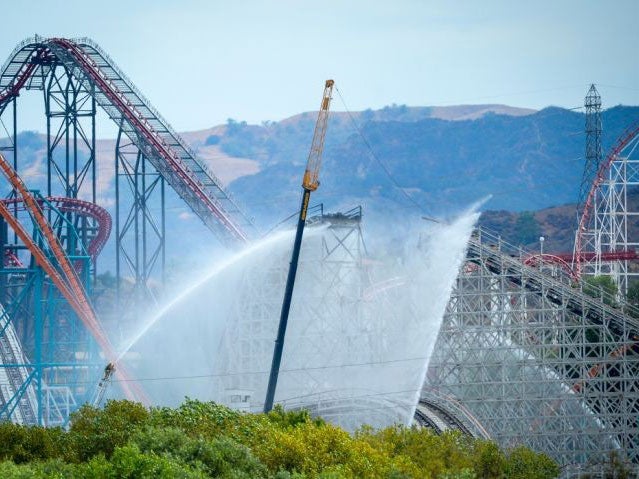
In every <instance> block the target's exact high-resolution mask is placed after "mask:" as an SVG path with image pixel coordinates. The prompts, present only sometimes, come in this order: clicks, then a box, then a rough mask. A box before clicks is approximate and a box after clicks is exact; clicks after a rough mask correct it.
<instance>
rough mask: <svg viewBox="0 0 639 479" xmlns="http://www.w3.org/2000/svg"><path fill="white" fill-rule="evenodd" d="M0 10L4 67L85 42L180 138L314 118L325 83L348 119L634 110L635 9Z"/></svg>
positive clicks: (110, 4) (15, 6)
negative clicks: (388, 113) (402, 107)
mask: <svg viewBox="0 0 639 479" xmlns="http://www.w3.org/2000/svg"><path fill="white" fill-rule="evenodd" d="M5 3H6V5H3V12H2V16H3V22H2V25H3V26H2V29H0V39H1V40H2V42H1V44H2V53H1V54H0V57H2V61H4V59H5V58H6V57H7V56H8V55H9V53H10V52H11V51H12V50H13V48H14V46H15V45H16V44H17V43H18V42H19V41H21V40H22V39H24V38H26V37H28V36H32V35H34V34H35V33H37V34H39V35H44V36H70V37H79V36H89V37H91V38H93V39H94V40H96V41H97V42H98V43H99V44H100V45H101V46H102V47H103V48H104V49H105V50H106V51H107V52H108V53H109V54H110V56H111V57H112V58H113V59H114V60H115V61H116V62H117V63H118V64H119V65H120V67H121V68H122V69H123V70H124V71H125V72H126V73H127V75H128V76H129V77H130V78H131V79H132V80H133V81H134V83H135V84H136V85H137V86H138V87H139V88H140V89H141V90H142V91H143V92H144V93H145V95H146V96H147V97H148V98H149V99H150V100H151V101H152V102H153V103H154V105H155V106H156V107H157V109H158V110H159V111H160V112H162V114H163V116H164V117H165V118H166V119H167V120H169V122H170V123H171V124H172V125H173V126H174V127H175V128H176V129H177V130H179V131H184V130H193V129H201V128H205V127H208V126H213V125H215V124H219V123H223V122H225V121H226V119H227V118H234V119H237V120H246V121H248V122H249V123H259V122H261V121H263V120H280V119H282V118H285V117H287V116H290V115H293V114H295V113H298V112H301V111H305V110H315V109H317V108H318V107H319V100H320V97H321V93H322V87H323V84H324V80H325V79H326V78H334V79H335V80H336V85H337V87H338V88H339V90H340V92H341V93H342V95H343V97H344V100H345V102H346V104H347V106H348V108H349V109H351V110H358V109H365V108H369V107H370V108H380V107H383V106H385V105H389V104H392V103H397V104H407V105H409V106H426V105H454V104H460V103H504V104H508V105H514V106H522V107H532V108H542V107H544V106H547V105H559V106H564V107H576V106H579V105H582V104H583V96H584V94H585V93H586V90H587V87H588V85H589V84H590V83H592V82H595V83H597V85H598V88H599V91H600V93H601V94H602V97H603V102H604V107H609V106H614V105H616V104H620V103H622V104H632V105H638V104H639V28H637V24H638V23H639V0H618V1H595V0H553V1H547V0H537V1H532V2H520V1H512V0H507V1H490V0H483V1H480V0H477V1H444V0H441V1H436V2H435V1H417V0H392V1H389V0H385V1H377V0H368V1H360V0H353V1H348V0H343V1H337V0H325V1H313V2H309V1H294V0H284V1H277V0H245V1H241V0H235V1H213V0H211V1H204V0H202V1H198V0H190V1H189V0H183V1H163V0H155V1H151V0H128V1H121V0H110V1H100V2H93V6H91V5H92V2H88V1H83V2H79V1H64V2H63V1H54V0H47V1H39V0H38V1H33V0H32V1H30V2H5ZM334 109H337V110H342V109H344V105H343V104H342V102H341V100H340V98H339V97H337V98H336V101H335V102H334ZM34 115H35V114H34ZM23 118H24V120H23V124H25V123H29V115H27V114H26V113H25V114H24V115H23Z"/></svg>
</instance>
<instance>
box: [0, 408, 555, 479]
mask: <svg viewBox="0 0 639 479" xmlns="http://www.w3.org/2000/svg"><path fill="white" fill-rule="evenodd" d="M558 474H559V468H558V466H557V464H555V463H554V462H553V461H552V460H550V459H549V458H548V457H547V456H545V455H543V454H537V453H534V452H532V451H531V450H529V449H526V448H523V447H519V448H516V449H513V450H510V451H507V452H504V451H502V450H500V449H499V448H498V447H497V446H496V445H495V444H494V443H492V442H490V441H483V440H473V439H470V438H468V437H465V436H463V435H461V434H458V433H446V434H443V435H441V436H437V435H435V434H433V433H432V432H430V431H429V430H427V429H415V428H405V427H399V426H397V427H391V428H387V429H383V430H381V431H375V430H373V429H370V428H363V429H361V430H360V431H358V432H357V433H356V434H354V435H351V434H349V433H347V432H345V431H343V430H342V429H340V428H338V427H335V426H333V425H331V424H327V423H325V422H324V421H322V420H317V419H312V418H311V417H310V415H309V414H308V413H307V412H305V411H302V412H284V411H282V410H281V409H278V408H276V409H275V410H274V411H273V412H271V413H270V414H268V415H264V414H243V413H239V412H235V411H232V410H230V409H228V408H225V407H223V406H220V405H217V404H215V403H203V402H199V401H193V400H189V399H187V400H186V401H185V402H184V404H182V405H181V406H180V407H178V408H176V409H171V408H153V409H151V410H147V409H145V408H144V407H143V406H141V405H140V404H137V403H133V402H129V401H109V402H108V403H107V404H106V406H105V407H104V409H96V408H93V407H90V406H84V407H82V408H81V409H80V410H79V411H78V412H77V413H75V415H74V416H73V418H72V423H71V427H70V429H69V431H63V430H62V429H59V428H50V429H46V428H42V427H25V426H19V425H15V424H10V423H0V477H2V478H8V479H13V478H51V477H53V478H76V477H77V478H96V479H97V478H114V479H115V478H138V477H140V478H143V477H144V478H146V477H148V478H205V477H217V478H223V479H307V478H317V479H342V478H348V479H355V478H358V479H359V478H371V479H377V478H379V479H382V478H388V479H410V478H419V479H422V478H426V479H427V478H441V479H484V478H486V479H487V478H514V479H519V478H521V479H537V478H538V479H545V478H553V477H557V476H558Z"/></svg>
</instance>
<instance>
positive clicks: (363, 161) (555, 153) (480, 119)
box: [0, 105, 639, 244]
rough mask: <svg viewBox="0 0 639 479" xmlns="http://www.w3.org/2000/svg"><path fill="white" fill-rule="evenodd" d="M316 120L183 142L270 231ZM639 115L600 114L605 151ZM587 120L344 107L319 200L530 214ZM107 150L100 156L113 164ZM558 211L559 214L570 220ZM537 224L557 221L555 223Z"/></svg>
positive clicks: (490, 108)
mask: <svg viewBox="0 0 639 479" xmlns="http://www.w3.org/2000/svg"><path fill="white" fill-rule="evenodd" d="M315 116H316V114H315V113H312V112H311V113H304V114H300V115H297V116H294V117H291V118H288V119H285V120H282V121H279V122H264V123H263V124H261V125H248V124H246V123H245V122H238V121H234V120H231V119H229V120H228V122H227V124H226V125H222V126H218V127H214V128H212V129H210V130H206V131H200V132H189V133H185V134H184V137H185V139H186V140H187V141H189V142H190V143H191V144H192V145H193V147H194V148H195V149H196V151H197V152H198V154H200V155H201V156H202V157H203V158H204V160H205V161H208V162H209V164H210V166H211V169H212V170H213V171H214V172H215V173H216V174H218V175H220V173H219V172H220V170H222V174H221V176H222V180H223V181H224V180H225V176H224V175H225V174H226V175H227V181H230V190H231V191H232V193H234V194H235V196H236V197H237V198H238V200H239V202H240V203H241V204H243V205H244V206H245V210H246V211H247V213H248V214H249V215H250V216H253V217H254V218H255V220H256V221H257V223H258V224H259V225H260V226H262V228H264V229H266V228H268V227H270V226H272V225H273V224H274V223H276V222H277V221H279V220H281V219H283V218H285V217H286V216H288V215H290V214H292V213H294V210H295V208H296V207H297V195H298V194H299V184H298V183H299V178H300V172H301V171H302V169H303V168H304V164H305V162H306V158H307V156H308V150H309V147H310V143H311V139H312V136H313V127H314V124H315V120H316V118H315ZM637 118H639V107H624V106H617V107H614V108H610V109H608V110H605V111H604V112H603V146H604V152H607V151H608V149H609V148H610V146H611V145H612V144H613V143H614V142H615V141H616V139H617V138H618V137H619V135H620V134H621V133H622V132H623V130H624V129H625V128H626V127H627V126H628V125H629V124H631V123H632V122H633V121H636V119H637ZM584 124H585V117H584V114H583V113H579V112H575V111H570V110H565V109H562V108H556V107H550V108H545V109H543V110H541V111H536V112H535V111H533V110H526V109H518V108H511V107H507V106H503V105H473V106H457V107H432V108H430V107H406V106H397V105H393V106H389V107H385V108H383V109H380V110H375V111H373V110H367V111H363V112H354V113H352V114H349V113H346V112H337V113H334V114H332V115H331V119H330V120H329V127H328V134H327V137H326V149H325V154H324V166H323V168H322V177H321V180H322V185H321V187H320V189H319V190H318V191H317V193H316V194H315V196H314V198H313V201H314V202H317V203H319V202H323V203H324V204H325V205H326V207H327V208H329V209H331V210H339V209H349V208H351V207H353V206H355V205H358V204H362V205H363V206H364V215H365V216H368V217H369V218H370V217H371V216H373V217H374V216H375V215H381V216H383V217H388V216H389V215H393V216H395V215H396V214H401V215H404V214H414V215H421V214H428V215H435V216H438V215H443V216H447V215H450V214H454V213H455V212H457V211H460V210H461V209H465V208H467V207H468V206H470V205H471V204H472V203H474V202H476V201H478V200H481V199H483V198H485V197H486V196H488V195H492V198H491V199H490V201H489V202H487V203H486V204H485V205H484V206H483V209H485V210H508V211H514V212H522V211H534V210H540V209H543V208H549V207H553V206H557V205H564V204H569V203H575V202H576V200H577V195H578V189H579V184H580V181H581V176H582V172H583V164H584V160H583V158H584V149H585V146H584V144H585V135H584ZM18 140H19V143H20V144H21V152H20V155H21V158H20V165H21V169H22V171H25V170H28V174H27V175H26V178H27V180H28V181H30V182H31V184H30V185H29V186H30V187H32V188H41V187H43V186H44V181H45V176H44V174H43V173H44V158H46V144H45V143H44V141H43V137H42V136H41V135H38V134H35V133H32V132H24V133H22V134H21V135H20V137H19V139H18ZM0 143H1V142H0ZM0 146H1V145H0ZM108 150H109V149H108V148H106V147H105V150H104V151H108ZM102 155H103V156H100V155H99V157H98V161H112V156H111V159H108V155H105V154H104V153H102ZM102 158H104V159H102ZM240 159H241V160H240ZM385 169H386V170H388V173H390V177H389V175H388V174H387V172H386V171H385ZM40 172H41V174H39V173H40ZM103 184H104V183H103ZM109 184H110V186H109ZM113 186H114V182H113V179H111V181H108V179H107V181H106V185H105V188H103V189H102V191H101V194H102V195H103V196H113V192H112V191H111V192H109V187H110V188H111V190H112V189H113ZM400 187H401V189H400ZM409 197H410V198H409ZM416 204H418V205H420V206H421V210H419V209H418V208H417V207H416ZM573 211H574V208H573ZM571 214H574V213H572V212H571ZM562 215H563V214H560V215H559V216H557V215H554V216H553V218H555V219H557V218H559V221H560V222H562V225H563V223H565V221H566V220H565V219H563V216H562ZM167 220H168V222H169V224H168V225H167V227H168V228H169V229H170V228H171V218H167ZM570 220H571V221H573V220H574V217H573V218H571V219H570ZM513 221H514V222H515V223H516V222H517V220H516V219H515V220H513ZM537 221H541V223H544V222H546V221H548V222H551V223H552V218H550V217H548V215H546V216H545V217H544V219H543V220H541V219H540V218H538V219H537ZM522 224H523V225H525V224H526V221H524V223H522ZM557 226H560V225H557ZM531 228H532V229H531ZM528 230H529V231H527V232H526V231H524V235H525V236H527V237H526V238H522V241H523V243H524V244H525V243H528V242H529V241H527V240H529V239H530V238H528V236H530V237H531V238H532V236H531V235H532V234H533V233H534V234H536V231H532V230H534V224H532V223H531V221H530V220H528ZM542 230H543V228H542ZM512 240H513V241H517V238H512ZM562 241H563V240H562Z"/></svg>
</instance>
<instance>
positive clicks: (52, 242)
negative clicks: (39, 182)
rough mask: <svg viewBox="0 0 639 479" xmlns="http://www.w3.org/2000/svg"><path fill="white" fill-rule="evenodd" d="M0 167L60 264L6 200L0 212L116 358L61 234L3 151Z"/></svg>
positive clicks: (132, 395)
mask: <svg viewBox="0 0 639 479" xmlns="http://www.w3.org/2000/svg"><path fill="white" fill-rule="evenodd" d="M0 169H2V172H3V174H4V175H5V176H6V177H7V179H8V180H9V182H10V183H11V186H12V187H13V188H14V189H15V190H16V191H17V192H18V193H19V195H20V197H21V198H22V201H23V202H24V205H25V207H26V209H27V210H28V212H29V214H30V215H31V217H32V218H33V220H34V222H35V223H36V224H37V225H38V228H39V231H40V232H41V233H42V234H43V236H44V237H45V238H46V241H47V243H48V246H49V248H50V249H51V251H52V252H53V255H54V257H55V260H56V262H57V264H58V268H56V267H55V266H54V265H53V264H52V263H51V261H50V260H49V258H48V257H47V255H46V254H45V253H44V251H43V250H42V248H40V246H39V245H38V244H36V242H35V241H34V240H33V239H32V238H31V235H29V234H28V233H27V231H26V230H25V229H24V227H23V226H22V225H21V224H20V223H19V221H18V220H17V218H16V217H15V216H14V215H13V214H12V213H11V211H10V210H9V208H8V207H7V206H6V204H5V203H4V202H0V215H2V217H3V218H4V219H5V221H6V222H7V223H8V224H9V225H10V226H11V228H12V229H13V230H14V231H15V233H16V234H17V235H18V236H19V237H20V239H21V240H22V241H23V242H24V244H25V245H26V246H27V248H28V249H29V251H30V252H31V254H32V255H33V257H34V258H35V260H36V262H37V263H38V265H39V266H40V267H41V268H42V269H44V270H45V271H46V273H47V274H48V275H49V277H50V278H51V280H52V281H53V283H54V284H55V286H56V288H57V289H58V291H60V293H61V294H62V296H64V298H65V299H66V300H67V302H68V303H69V305H70V306H71V307H72V308H73V310H74V311H75V313H76V314H77V315H78V317H79V318H80V320H81V321H82V322H83V323H84V325H85V326H86V327H87V329H88V330H89V332H90V333H91V334H92V335H93V337H94V339H95V340H96V342H97V343H98V344H99V345H100V347H101V348H102V351H103V352H104V354H105V355H106V357H107V358H108V359H109V361H110V362H115V361H116V358H117V357H118V355H117V353H116V351H115V348H114V347H113V345H112V344H111V341H110V340H109V338H108V336H107V334H106V332H105V331H104V329H103V328H102V325H101V323H100V321H99V320H98V317H97V315H96V313H95V310H94V309H93V306H92V305H91V301H90V300H89V297H88V295H87V293H86V291H85V289H84V287H83V286H82V283H81V281H80V279H79V278H78V275H77V271H76V270H75V268H74V267H73V266H72V264H71V261H70V260H69V258H68V257H67V255H66V253H65V251H64V248H63V247H62V244H61V243H60V240H59V238H58V237H57V235H56V234H55V232H54V231H53V229H52V228H51V225H50V224H49V222H48V221H47V219H46V217H45V215H44V212H43V210H42V208H41V206H40V204H39V203H38V202H37V201H36V199H35V198H34V196H33V194H32V193H31V192H30V191H29V190H28V189H27V187H26V186H25V184H24V182H23V181H22V179H21V178H20V177H19V176H18V174H17V173H16V172H15V171H14V170H13V168H11V165H9V163H8V162H7V161H6V160H5V158H4V157H3V156H2V155H1V154H0ZM116 373H117V374H118V375H119V378H120V379H121V381H122V384H123V390H124V393H125V394H126V396H127V397H128V398H129V399H138V400H141V401H143V402H147V403H148V399H147V398H146V395H145V394H144V392H143V391H142V389H141V388H140V387H139V386H138V385H137V384H135V383H134V382H133V381H132V380H131V377H130V375H129V374H128V373H127V371H126V369H125V368H124V367H123V366H122V365H120V366H119V367H118V369H117V371H116Z"/></svg>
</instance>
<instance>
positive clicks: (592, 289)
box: [583, 275, 619, 306]
mask: <svg viewBox="0 0 639 479" xmlns="http://www.w3.org/2000/svg"><path fill="white" fill-rule="evenodd" d="M583 292H584V293H585V294H587V295H588V296H591V297H593V298H601V297H602V296H603V301H604V303H606V304H607V305H608V306H615V305H616V301H615V298H616V296H617V293H618V292H619V288H617V284H616V283H615V280H614V279H612V277H611V276H607V275H600V276H586V277H585V279H584V280H583ZM602 293H603V294H602Z"/></svg>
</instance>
